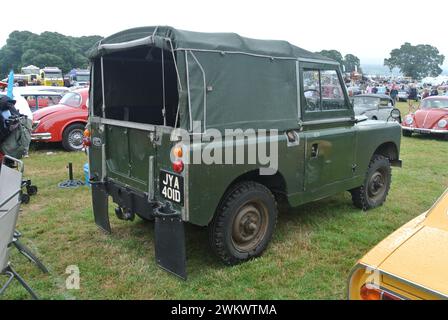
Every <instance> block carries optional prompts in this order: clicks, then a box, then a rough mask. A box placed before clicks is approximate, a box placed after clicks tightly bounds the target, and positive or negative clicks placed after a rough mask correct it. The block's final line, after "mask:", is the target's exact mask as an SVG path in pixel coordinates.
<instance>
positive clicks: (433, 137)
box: [405, 133, 448, 142]
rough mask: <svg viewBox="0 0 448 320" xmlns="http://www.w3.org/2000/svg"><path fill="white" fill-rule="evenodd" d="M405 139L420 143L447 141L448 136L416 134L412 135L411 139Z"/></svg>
mask: <svg viewBox="0 0 448 320" xmlns="http://www.w3.org/2000/svg"><path fill="white" fill-rule="evenodd" d="M405 139H418V140H420V141H442V142H444V141H448V136H447V137H444V136H443V135H438V134H418V133H414V134H413V135H412V136H411V137H405Z"/></svg>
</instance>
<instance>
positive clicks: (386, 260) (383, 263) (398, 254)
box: [348, 190, 448, 300]
mask: <svg viewBox="0 0 448 320" xmlns="http://www.w3.org/2000/svg"><path fill="white" fill-rule="evenodd" d="M348 297H349V299H353V300H405V299H415V300H420V299H431V300H434V299H448V190H446V191H445V193H444V194H443V195H442V197H441V198H440V199H439V200H438V201H437V202H436V203H435V204H434V206H433V207H432V208H431V209H430V210H429V211H427V212H425V213H424V214H422V215H420V216H418V217H417V218H415V219H414V220H412V221H410V222H408V223H407V224H405V225H404V226H403V227H401V228H400V229H398V230H397V231H395V232H394V233H393V234H391V235H390V236H389V237H387V238H386V239H385V240H383V241H382V242H381V243H380V244H378V245H377V246H376V247H375V248H373V249H372V250H371V251H370V252H369V253H367V254H366V255H365V256H364V257H363V258H362V259H361V260H359V262H358V264H357V265H356V266H355V268H354V269H353V271H352V273H351V275H350V278H349V284H348Z"/></svg>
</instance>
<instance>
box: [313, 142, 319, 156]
mask: <svg viewBox="0 0 448 320" xmlns="http://www.w3.org/2000/svg"><path fill="white" fill-rule="evenodd" d="M318 156H319V144H317V143H315V144H313V145H312V146H311V158H312V159H315V158H317V157H318Z"/></svg>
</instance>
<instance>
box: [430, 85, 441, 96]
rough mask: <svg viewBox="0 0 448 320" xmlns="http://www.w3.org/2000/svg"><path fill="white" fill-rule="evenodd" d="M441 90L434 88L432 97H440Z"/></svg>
mask: <svg viewBox="0 0 448 320" xmlns="http://www.w3.org/2000/svg"><path fill="white" fill-rule="evenodd" d="M438 95H439V90H437V87H433V88H432V90H431V97H434V96H438Z"/></svg>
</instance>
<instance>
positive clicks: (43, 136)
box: [31, 132, 52, 141]
mask: <svg viewBox="0 0 448 320" xmlns="http://www.w3.org/2000/svg"><path fill="white" fill-rule="evenodd" d="M51 138H52V137H51V133H49V132H44V133H32V134H31V140H32V141H48V140H51Z"/></svg>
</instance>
